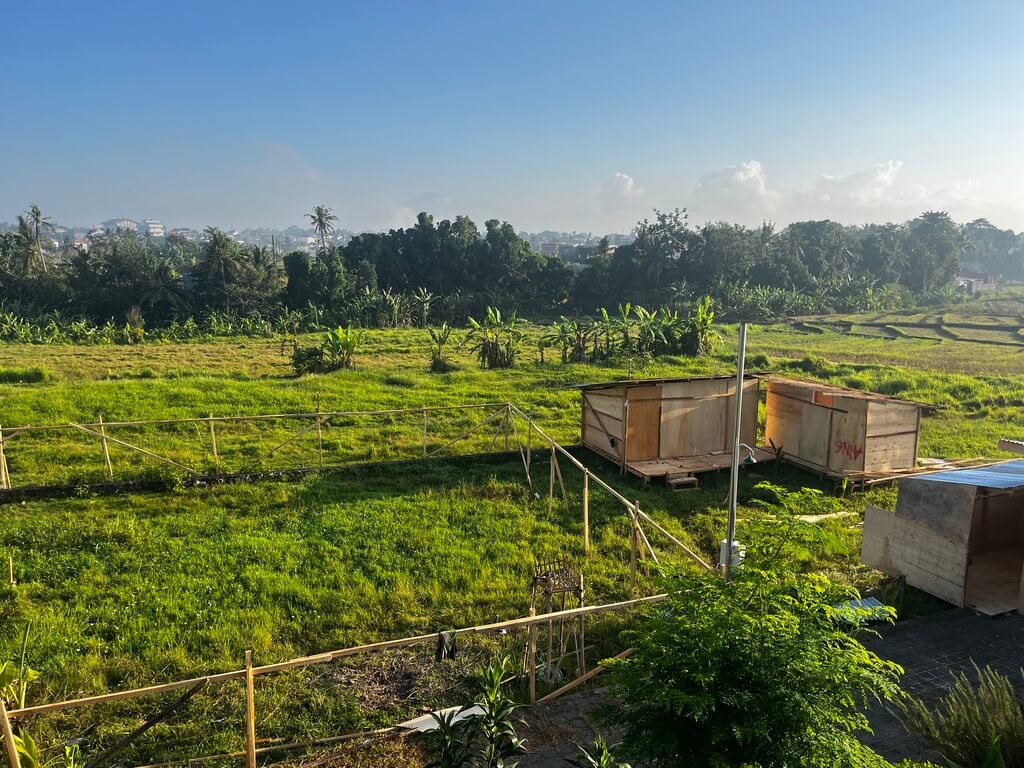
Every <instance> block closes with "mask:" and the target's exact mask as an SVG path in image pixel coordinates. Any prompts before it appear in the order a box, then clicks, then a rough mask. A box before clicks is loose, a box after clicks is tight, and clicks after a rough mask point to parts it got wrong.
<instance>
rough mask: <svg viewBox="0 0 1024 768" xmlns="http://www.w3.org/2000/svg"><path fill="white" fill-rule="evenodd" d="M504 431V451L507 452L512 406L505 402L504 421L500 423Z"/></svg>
mask: <svg viewBox="0 0 1024 768" xmlns="http://www.w3.org/2000/svg"><path fill="white" fill-rule="evenodd" d="M502 426H503V427H504V432H505V453H508V438H509V432H510V431H511V428H512V406H511V405H509V404H507V403H506V404H505V421H504V423H503V424H502Z"/></svg>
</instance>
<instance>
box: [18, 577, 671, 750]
mask: <svg viewBox="0 0 1024 768" xmlns="http://www.w3.org/2000/svg"><path fill="white" fill-rule="evenodd" d="M667 597H668V595H667V594H655V595H647V596H644V597H639V598H631V599H629V600H623V601H619V602H614V603H605V604H598V605H590V606H585V607H582V608H571V609H567V610H562V611H554V612H552V613H542V614H536V613H533V612H531V615H529V616H526V617H523V618H518V619H509V620H506V621H499V622H494V623H491V624H480V625H475V626H470V627H462V628H459V629H455V630H451V633H452V634H454V635H456V636H467V635H488V634H502V635H504V634H507V633H509V632H510V631H512V630H517V629H526V630H528V632H529V633H530V634H529V637H530V638H531V642H533V641H534V640H535V637H536V630H537V628H538V627H539V626H540V625H543V624H550V623H551V622H554V621H565V620H583V619H585V618H586V617H588V616H594V615H597V614H603V613H609V612H617V611H627V610H632V609H635V608H638V607H641V606H644V605H650V604H653V603H657V602H660V601H662V600H664V599H666V598H667ZM437 638H438V633H431V634H425V635H415V636H411V637H403V638H398V639H395V640H384V641H380V642H376V643H368V644H365V645H358V646H352V647H347V648H340V649H336V650H332V651H325V652H323V653H318V654H314V655H311V656H300V657H297V658H293V659H288V660H286V661H279V662H275V663H273V664H264V665H261V666H256V665H254V664H253V658H252V652H251V651H246V653H245V661H244V664H243V666H242V667H240V668H238V669H234V670H229V671H226V672H218V673H215V674H210V675H206V676H203V677H193V678H189V679H185V680H175V681H172V682H167V683H161V684H157V685H150V686H146V687H143V688H132V689H127V690H121V691H114V692H111V693H105V694H100V695H96V696H85V697H81V698H75V699H65V700H61V701H53V702H49V703H45V704H35V705H32V706H26V707H22V708H18V709H12V710H8V709H7V708H6V706H5V705H4V702H3V699H2V698H0V733H2V735H3V737H4V742H5V746H6V752H7V757H8V762H9V764H10V768H21V764H20V761H19V757H18V754H17V751H16V750H15V749H14V726H13V724H18V725H22V724H24V723H25V722H27V721H28V720H30V719H31V718H32V717H34V716H39V715H44V714H48V713H53V712H60V711H65V710H70V709H77V708H82V707H92V706H97V705H103V704H111V703H114V702H121V701H127V700H133V699H142V698H150V697H155V696H160V695H162V694H165V693H170V692H174V691H180V690H183V689H186V693H185V695H183V696H182V697H180V698H179V699H178V700H177V701H175V702H174V703H173V704H172V705H171V706H169V707H166V708H164V709H163V710H162V711H161V712H160V713H158V714H157V715H154V716H152V717H150V718H149V719H148V720H147V721H146V722H145V723H144V724H143V726H141V727H140V728H137V729H136V730H135V731H133V732H132V733H131V734H129V735H128V736H127V737H125V738H123V739H121V740H119V741H118V742H117V743H116V744H115V745H114V747H111V748H110V749H108V750H107V751H106V752H105V753H104V755H102V756H100V757H101V758H105V757H106V756H107V755H108V754H112V753H114V752H120V751H121V750H123V749H124V748H125V747H127V746H129V745H130V744H131V742H132V741H134V740H135V739H136V738H138V737H139V736H141V735H142V734H143V733H145V732H146V731H147V730H148V729H149V728H150V727H152V726H153V725H155V724H156V723H158V722H160V721H161V720H162V719H164V718H165V717H166V716H168V715H169V714H170V713H171V712H173V711H174V710H175V709H177V708H178V706H179V705H180V704H182V703H184V702H185V701H187V700H188V699H189V698H191V697H192V696H194V695H195V694H197V693H198V692H200V691H202V690H204V689H207V688H209V687H210V686H212V685H216V684H219V683H226V682H229V681H236V680H237V681H242V682H243V684H244V690H245V730H244V738H245V750H244V751H243V752H232V753H227V754H222V755H207V756H190V757H184V758H181V759H180V760H171V761H168V762H165V763H160V764H159V765H160V766H166V765H176V764H181V763H192V762H205V761H209V760H214V759H220V758H239V757H244V758H245V762H246V768H254V767H255V765H256V758H257V755H258V754H263V753H266V752H271V751H275V750H283V749H294V748H303V747H313V746H320V745H325V744H333V743H337V742H339V741H343V740H346V739H348V738H355V737H366V736H368V735H372V734H380V733H384V732H388V731H393V730H395V729H396V728H397V727H398V726H391V727H389V728H383V729H378V730H375V731H370V732H360V733H355V734H346V735H344V736H334V737H326V738H321V739H312V740H308V741H302V742H295V743H290V744H276V745H274V746H269V747H263V748H257V743H258V740H257V732H256V726H257V717H256V712H257V701H256V686H255V680H256V678H257V677H261V676H265V675H272V674H276V673H281V672H285V671H288V670H295V669H304V668H306V667H311V666H314V665H319V664H328V663H330V662H332V661H336V660H338V659H343V658H350V657H354V656H357V655H361V654H367V653H373V652H380V651H386V650H392V649H398V648H409V647H411V646H416V645H424V644H431V643H435V642H436V641H437ZM630 653H631V651H630V650H628V649H627V650H626V651H625V652H623V653H620V654H619V655H618V656H617V657H616V658H625V657H626V656H628V655H629V654H630ZM527 660H528V663H527V664H526V666H525V668H524V670H523V674H524V675H525V676H526V678H527V684H528V689H529V691H530V703H531V704H532V703H536V702H537V701H538V699H537V694H536V684H537V667H538V664H537V660H536V656H535V654H530V653H528V654H527ZM602 669H603V668H601V667H595V668H593V669H591V670H590V671H588V672H585V673H583V674H581V675H579V676H578V677H576V678H575V679H573V680H571V681H569V682H568V683H566V684H564V685H562V686H560V687H558V688H556V689H554V690H552V691H550V692H549V693H548V694H546V695H545V696H544V697H543V698H541V699H539V701H543V702H546V701H551V700H553V699H555V698H557V697H559V696H561V695H563V694H565V693H567V692H568V691H570V690H572V689H574V688H576V687H578V686H580V685H582V684H584V683H586V682H587V681H589V680H591V679H593V678H594V677H595V676H596V675H598V674H600V672H601V671H602ZM271 741H273V740H271ZM95 760H100V758H96V759H95ZM95 760H94V761H93V762H91V763H90V764H96V763H95ZM145 768H157V766H156V765H151V766H146V767H145Z"/></svg>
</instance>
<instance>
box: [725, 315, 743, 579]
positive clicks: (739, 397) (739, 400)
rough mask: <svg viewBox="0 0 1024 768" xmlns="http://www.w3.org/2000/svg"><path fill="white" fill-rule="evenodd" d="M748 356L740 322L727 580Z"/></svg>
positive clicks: (730, 572) (737, 493) (730, 472)
mask: <svg viewBox="0 0 1024 768" xmlns="http://www.w3.org/2000/svg"><path fill="white" fill-rule="evenodd" d="M746 358H747V324H746V323H740V340H739V353H738V354H737V359H736V404H735V407H734V408H733V411H732V466H731V467H730V471H729V529H728V532H727V533H726V536H725V542H726V543H725V558H724V560H725V562H724V563H722V565H723V570H724V572H725V580H726V581H730V580H731V579H732V547H733V542H734V541H735V540H736V497H737V496H738V495H739V484H740V437H741V432H742V426H743V412H742V411H743V369H744V367H745V365H746Z"/></svg>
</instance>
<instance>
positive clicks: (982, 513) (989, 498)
mask: <svg viewBox="0 0 1024 768" xmlns="http://www.w3.org/2000/svg"><path fill="white" fill-rule="evenodd" d="M861 560H862V561H863V562H864V563H865V564H866V565H870V566H871V567H872V568H877V569H878V570H880V571H882V572H883V573H887V574H889V575H891V576H898V577H903V578H905V579H906V582H907V584H909V585H910V586H912V587H917V588H918V589H921V590H923V591H925V592H927V593H929V594H931V595H934V596H936V597H938V598H941V599H942V600H945V601H947V602H949V603H952V604H953V605H956V606H961V607H962V606H970V607H972V608H975V609H976V610H978V611H980V612H982V613H986V614H989V615H995V614H999V613H1005V612H1007V611H1010V610H1020V606H1021V599H1022V597H1024V595H1022V575H1024V460H1019V459H1018V460H1014V461H1008V462H1002V463H999V464H993V465H988V466H983V467H972V468H968V469H957V470H951V471H946V472H936V473H932V474H925V475H917V476H914V477H908V478H905V479H903V480H900V484H899V497H898V499H897V502H896V510H895V512H889V511H887V510H884V509H880V508H878V507H873V506H870V505H869V506H868V508H867V511H866V512H865V514H864V534H863V538H862V540H861Z"/></svg>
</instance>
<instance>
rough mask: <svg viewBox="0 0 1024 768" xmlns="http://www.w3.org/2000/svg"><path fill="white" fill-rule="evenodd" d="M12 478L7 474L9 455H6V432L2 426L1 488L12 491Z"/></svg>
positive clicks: (0, 449)
mask: <svg viewBox="0 0 1024 768" xmlns="http://www.w3.org/2000/svg"><path fill="white" fill-rule="evenodd" d="M10 487H11V477H10V475H8V474H7V455H6V454H5V453H4V430H3V427H2V426H0V488H4V489H10Z"/></svg>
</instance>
